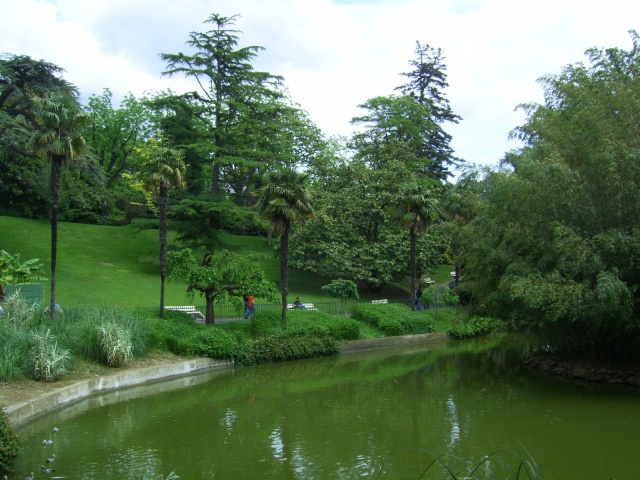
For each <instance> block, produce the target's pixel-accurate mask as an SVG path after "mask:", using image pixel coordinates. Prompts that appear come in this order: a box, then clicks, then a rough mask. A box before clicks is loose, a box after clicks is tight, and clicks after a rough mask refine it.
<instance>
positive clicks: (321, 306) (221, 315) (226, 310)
mask: <svg viewBox="0 0 640 480" xmlns="http://www.w3.org/2000/svg"><path fill="white" fill-rule="evenodd" d="M312 303H313V306H314V307H315V309H316V310H318V311H320V312H324V313H328V314H330V315H351V307H352V306H353V305H357V304H363V303H372V301H371V300H358V301H352V302H347V303H339V302H336V301H335V300H334V301H331V300H329V301H326V302H312ZM388 303H402V304H406V305H410V304H411V301H410V300H409V299H405V300H389V301H388ZM255 307H256V311H259V310H265V309H274V310H278V311H279V310H280V308H282V305H281V304H280V303H256V305H255ZM166 308H167V309H171V306H167V307H166ZM174 308H175V307H174ZM193 308H194V309H195V310H197V311H198V312H200V313H202V315H205V313H206V310H207V309H206V306H204V305H195V306H194V307H193ZM430 308H432V307H430V306H427V308H426V309H430ZM214 314H215V318H216V319H220V320H224V319H241V318H242V317H243V310H242V308H240V310H238V308H237V306H236V305H234V304H232V303H220V304H217V303H216V304H215V306H214Z"/></svg>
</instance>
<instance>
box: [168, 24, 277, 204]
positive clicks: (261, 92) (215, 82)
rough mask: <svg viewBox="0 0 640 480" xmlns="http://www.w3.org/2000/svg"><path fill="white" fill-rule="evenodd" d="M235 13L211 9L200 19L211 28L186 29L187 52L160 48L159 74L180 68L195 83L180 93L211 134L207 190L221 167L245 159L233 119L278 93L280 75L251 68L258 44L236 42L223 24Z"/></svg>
mask: <svg viewBox="0 0 640 480" xmlns="http://www.w3.org/2000/svg"><path fill="white" fill-rule="evenodd" d="M237 17H238V16H237V15H234V16H232V17H223V16H221V15H218V14H213V15H211V16H210V17H209V18H208V19H207V20H206V21H205V23H209V24H212V25H213V26H214V28H213V29H212V30H209V31H207V32H191V33H190V34H189V40H188V41H187V45H189V47H191V48H192V49H193V50H195V53H194V54H192V55H187V54H184V53H182V52H181V53H176V54H169V53H162V54H160V57H161V58H162V60H164V61H165V62H166V65H167V69H166V70H165V71H164V72H163V75H168V76H172V75H176V74H183V75H185V76H186V77H188V78H193V79H195V80H196V82H197V84H198V86H199V88H198V90H197V91H193V92H190V93H188V94H186V97H188V98H190V99H192V100H194V101H195V102H196V103H197V104H199V105H200V109H199V110H194V112H193V113H194V114H195V115H196V118H197V119H198V120H199V121H200V122H202V123H203V124H204V125H205V126H206V127H207V130H208V131H209V132H210V135H211V141H212V144H213V145H212V151H211V152H210V153H211V155H210V156H211V158H212V159H213V169H212V177H211V193H212V194H213V195H217V194H219V193H222V192H223V191H224V188H223V187H224V183H225V181H224V179H223V178H222V173H223V169H225V168H227V169H229V170H233V168H234V167H235V168H237V167H238V165H242V164H244V163H246V162H245V159H244V158H243V157H242V156H241V155H240V154H239V152H242V151H243V150H244V148H243V145H242V142H243V136H242V135H239V134H236V131H237V130H238V128H239V125H241V124H242V122H244V121H248V120H250V119H251V118H255V115H253V114H254V113H255V112H256V111H262V110H264V109H262V108H261V107H260V105H264V104H269V103H270V102H271V101H273V100H274V99H278V98H280V97H282V94H281V93H279V92H278V88H279V87H280V85H281V82H282V79H281V78H280V77H278V76H274V75H271V74H269V73H265V72H258V71H255V70H254V68H253V66H252V65H251V63H250V62H251V61H252V60H253V59H254V58H255V57H256V56H257V54H258V52H259V51H261V50H264V48H263V47H258V46H248V47H243V48H236V47H237V45H238V36H237V35H236V34H237V33H239V32H238V31H237V30H233V29H230V28H229V27H230V26H233V25H234V24H235V21H236V18H237Z"/></svg>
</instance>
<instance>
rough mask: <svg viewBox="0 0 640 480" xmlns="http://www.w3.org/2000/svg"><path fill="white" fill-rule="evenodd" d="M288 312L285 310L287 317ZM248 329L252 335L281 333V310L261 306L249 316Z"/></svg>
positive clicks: (262, 335)
mask: <svg viewBox="0 0 640 480" xmlns="http://www.w3.org/2000/svg"><path fill="white" fill-rule="evenodd" d="M289 313H290V312H287V318H289V315H288V314H289ZM250 325H251V326H250V331H251V335H252V336H253V337H264V336H272V335H281V334H282V310H280V309H279V308H261V309H260V310H258V311H257V312H256V313H255V315H253V317H251V322H250Z"/></svg>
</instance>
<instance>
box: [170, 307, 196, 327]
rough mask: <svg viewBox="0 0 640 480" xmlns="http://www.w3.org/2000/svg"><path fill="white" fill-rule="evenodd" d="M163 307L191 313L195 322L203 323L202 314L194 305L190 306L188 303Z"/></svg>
mask: <svg viewBox="0 0 640 480" xmlns="http://www.w3.org/2000/svg"><path fill="white" fill-rule="evenodd" d="M164 309H165V310H173V311H177V312H183V313H186V314H187V315H191V317H192V318H193V320H194V321H195V322H196V323H203V321H204V315H202V314H201V313H200V312H199V311H198V310H196V307H192V306H190V305H182V306H165V307H164Z"/></svg>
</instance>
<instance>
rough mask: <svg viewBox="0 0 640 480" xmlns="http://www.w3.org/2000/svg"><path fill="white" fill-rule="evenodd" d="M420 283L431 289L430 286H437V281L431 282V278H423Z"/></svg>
mask: <svg viewBox="0 0 640 480" xmlns="http://www.w3.org/2000/svg"><path fill="white" fill-rule="evenodd" d="M420 283H421V284H422V285H425V286H427V287H429V286H431V285H435V284H436V281H435V280H431V278H429V277H426V278H423V279H422V280H421V281H420Z"/></svg>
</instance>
